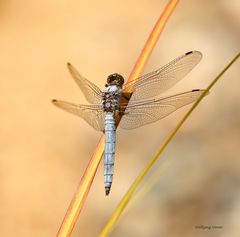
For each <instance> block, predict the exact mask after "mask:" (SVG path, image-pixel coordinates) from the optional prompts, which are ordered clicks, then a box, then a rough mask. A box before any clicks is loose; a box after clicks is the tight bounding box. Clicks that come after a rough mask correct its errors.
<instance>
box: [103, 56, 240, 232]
mask: <svg viewBox="0 0 240 237" xmlns="http://www.w3.org/2000/svg"><path fill="white" fill-rule="evenodd" d="M239 56H240V53H238V54H237V55H236V56H235V57H234V58H233V59H232V61H231V62H230V63H229V64H228V65H227V66H226V67H225V68H224V69H223V70H222V71H221V72H220V73H219V75H218V76H217V77H216V78H215V79H214V80H213V81H212V82H211V83H210V85H209V86H208V87H207V89H206V90H205V91H204V92H203V93H202V95H201V96H200V97H199V98H198V100H197V101H196V102H195V103H194V104H193V106H192V107H191V108H190V110H189V111H188V112H187V113H186V114H185V116H184V117H183V118H182V120H181V121H180V122H179V124H178V125H177V126H176V128H175V129H174V130H173V132H172V133H171V134H170V136H169V137H168V138H167V140H166V141H165V142H164V144H163V145H162V146H161V147H160V149H159V150H158V151H157V152H156V154H155V155H154V156H153V157H152V158H151V160H150V161H149V163H148V164H147V165H146V166H145V168H144V169H143V170H142V171H141V173H140V174H139V175H138V177H137V178H136V179H135V181H134V182H133V184H132V186H131V187H130V188H129V190H128V192H127V193H126V194H125V196H124V197H123V199H122V200H121V201H120V203H119V204H118V206H117V207H116V209H115V211H114V212H113V214H112V216H111V217H110V218H109V220H108V222H107V223H106V225H105V226H104V228H103V230H102V232H101V234H100V236H101V237H105V236H108V235H109V234H110V233H111V231H112V229H113V228H114V226H115V224H116V222H117V220H118V219H119V217H120V215H121V213H122V212H123V210H124V208H125V207H126V205H127V203H128V202H129V200H130V198H131V197H132V195H133V193H134V191H135V190H136V188H137V187H138V185H139V184H140V182H141V181H142V180H143V178H144V177H145V176H146V174H147V173H148V171H149V170H150V169H151V167H152V166H153V165H154V163H155V162H156V161H157V159H158V158H159V156H160V155H161V153H162V152H163V151H164V150H165V148H166V147H167V145H168V144H169V143H170V141H171V140H172V139H173V137H174V136H175V134H176V133H177V132H178V130H179V129H180V128H181V126H182V125H183V123H184V122H185V121H186V119H187V118H188V117H189V115H190V114H191V113H192V112H193V110H194V109H195V108H196V107H197V106H198V104H199V103H200V102H201V101H202V99H203V97H204V96H205V95H207V94H208V93H209V92H210V89H211V88H212V87H213V86H214V85H215V83H216V82H217V81H218V80H219V79H220V78H221V77H222V75H223V74H224V73H225V72H226V71H227V70H228V69H229V68H230V67H231V66H232V64H233V63H234V62H235V61H236V60H237V59H238V58H239Z"/></svg>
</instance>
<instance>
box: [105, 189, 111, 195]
mask: <svg viewBox="0 0 240 237" xmlns="http://www.w3.org/2000/svg"><path fill="white" fill-rule="evenodd" d="M105 193H106V196H108V195H109V193H110V187H105Z"/></svg>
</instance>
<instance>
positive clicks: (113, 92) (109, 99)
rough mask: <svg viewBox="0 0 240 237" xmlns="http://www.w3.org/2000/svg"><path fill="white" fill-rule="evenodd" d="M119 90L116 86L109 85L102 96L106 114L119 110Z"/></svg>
mask: <svg viewBox="0 0 240 237" xmlns="http://www.w3.org/2000/svg"><path fill="white" fill-rule="evenodd" d="M120 97H121V89H120V88H119V87H118V86H116V85H110V86H108V87H107V88H106V90H105V91H104V92H103V94H102V99H103V109H104V111H106V112H115V111H117V110H119V108H120V103H119V100H120Z"/></svg>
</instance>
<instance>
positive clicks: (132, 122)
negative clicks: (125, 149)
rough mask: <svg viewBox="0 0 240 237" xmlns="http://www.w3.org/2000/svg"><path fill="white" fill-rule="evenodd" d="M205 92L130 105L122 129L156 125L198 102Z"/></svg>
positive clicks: (187, 93) (193, 92)
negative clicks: (178, 110)
mask: <svg viewBox="0 0 240 237" xmlns="http://www.w3.org/2000/svg"><path fill="white" fill-rule="evenodd" d="M203 91H204V90H193V91H189V92H184V93H181V94H177V95H173V96H169V97H166V98H160V99H148V100H144V101H141V102H138V103H136V104H132V105H128V106H127V107H126V109H125V112H124V116H123V117H122V119H121V121H120V127H122V128H124V129H134V128H137V127H141V126H143V125H146V124H149V123H154V122H156V121H158V120H159V119H162V118H164V117H166V116H167V115H169V114H171V113H172V112H174V111H175V110H177V109H179V108H181V107H183V106H185V105H188V104H190V103H192V102H194V101H196V100H197V99H198V98H199V96H200V95H201V94H202V93H203Z"/></svg>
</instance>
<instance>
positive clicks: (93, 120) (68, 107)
mask: <svg viewBox="0 0 240 237" xmlns="http://www.w3.org/2000/svg"><path fill="white" fill-rule="evenodd" d="M52 102H53V104H54V105H56V106H57V107H59V108H61V109H63V110H65V111H67V112H70V113H72V114H75V115H77V116H79V117H81V118H83V119H84V120H85V121H86V122H87V123H88V124H89V125H91V126H92V127H93V128H94V129H95V130H97V131H104V120H105V113H104V111H103V109H102V105H78V104H73V103H69V102H65V101H60V100H53V101H52Z"/></svg>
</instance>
